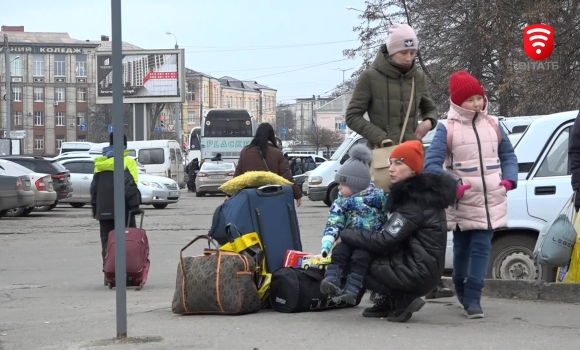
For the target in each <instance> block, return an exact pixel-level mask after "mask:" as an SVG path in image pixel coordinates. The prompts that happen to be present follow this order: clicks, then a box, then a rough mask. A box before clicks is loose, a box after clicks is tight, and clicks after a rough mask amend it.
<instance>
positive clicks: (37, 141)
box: [34, 136, 44, 149]
mask: <svg viewBox="0 0 580 350" xmlns="http://www.w3.org/2000/svg"><path fill="white" fill-rule="evenodd" d="M34 149H44V136H34Z"/></svg>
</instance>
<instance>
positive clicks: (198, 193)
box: [195, 192, 205, 197]
mask: <svg viewBox="0 0 580 350" xmlns="http://www.w3.org/2000/svg"><path fill="white" fill-rule="evenodd" d="M195 196H196V197H203V196H205V193H203V192H195Z"/></svg>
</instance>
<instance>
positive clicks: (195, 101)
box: [181, 68, 221, 135]
mask: <svg viewBox="0 0 580 350" xmlns="http://www.w3.org/2000/svg"><path fill="white" fill-rule="evenodd" d="M185 88H186V95H185V103H183V105H182V112H181V115H182V118H181V122H182V128H183V130H184V134H185V135H187V134H188V133H189V132H191V129H193V128H195V127H198V126H200V121H201V117H202V115H203V113H204V112H205V111H206V110H208V109H210V108H220V101H221V87H220V81H219V80H218V79H217V78H214V77H212V76H211V75H208V74H205V73H202V72H198V71H195V70H193V69H189V68H186V69H185Z"/></svg>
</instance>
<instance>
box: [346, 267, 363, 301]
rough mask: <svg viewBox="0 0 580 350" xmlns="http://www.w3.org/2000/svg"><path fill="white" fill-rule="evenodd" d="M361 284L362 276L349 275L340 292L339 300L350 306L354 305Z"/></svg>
mask: <svg viewBox="0 0 580 350" xmlns="http://www.w3.org/2000/svg"><path fill="white" fill-rule="evenodd" d="M362 284H363V276H361V275H359V274H358V273H350V274H349V275H348V277H347V279H346V286H345V287H344V290H343V292H342V296H341V299H342V300H344V301H346V302H347V303H348V304H350V305H356V302H357V298H358V296H359V293H360V289H361V288H362Z"/></svg>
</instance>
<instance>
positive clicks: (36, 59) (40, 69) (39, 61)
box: [32, 54, 44, 77]
mask: <svg viewBox="0 0 580 350" xmlns="http://www.w3.org/2000/svg"><path fill="white" fill-rule="evenodd" d="M32 62H33V67H32V75H34V76H35V77H36V76H40V77H43V76H44V55H43V54H34V55H33V56H32Z"/></svg>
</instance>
